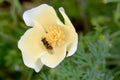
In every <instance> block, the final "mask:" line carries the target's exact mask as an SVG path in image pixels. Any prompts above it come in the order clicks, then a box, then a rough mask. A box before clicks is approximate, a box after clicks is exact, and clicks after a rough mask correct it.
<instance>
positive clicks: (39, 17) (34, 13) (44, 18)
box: [23, 4, 59, 29]
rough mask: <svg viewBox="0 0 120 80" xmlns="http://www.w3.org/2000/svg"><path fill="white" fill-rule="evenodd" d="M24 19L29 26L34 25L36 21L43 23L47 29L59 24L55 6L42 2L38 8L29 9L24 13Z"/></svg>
mask: <svg viewBox="0 0 120 80" xmlns="http://www.w3.org/2000/svg"><path fill="white" fill-rule="evenodd" d="M23 19H24V21H25V23H26V25H28V26H34V24H35V23H38V24H41V25H42V26H43V27H45V29H47V27H50V26H53V25H56V24H57V20H58V21H59V19H58V18H57V15H56V12H55V10H54V9H53V7H51V6H49V5H47V4H42V5H40V6H38V7H36V8H33V9H30V10H27V11H26V12H24V14H23Z"/></svg>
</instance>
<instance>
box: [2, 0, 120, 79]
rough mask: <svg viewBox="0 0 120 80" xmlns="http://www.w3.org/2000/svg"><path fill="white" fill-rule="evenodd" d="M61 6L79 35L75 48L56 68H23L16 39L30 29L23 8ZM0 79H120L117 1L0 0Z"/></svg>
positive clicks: (119, 1)
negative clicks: (75, 50) (76, 48)
mask: <svg viewBox="0 0 120 80" xmlns="http://www.w3.org/2000/svg"><path fill="white" fill-rule="evenodd" d="M42 3H46V4H49V5H51V6H53V7H54V8H55V10H56V12H57V14H58V16H59V17H60V19H61V20H63V18H62V16H61V15H60V13H59V12H58V8H59V7H61V6H62V7H64V9H65V11H66V14H67V15H68V16H69V18H70V20H71V22H72V23H73V25H74V27H75V29H76V31H77V32H78V34H79V44H78V50H77V52H76V54H75V55H73V56H72V57H69V58H66V59H65V60H64V61H63V62H62V63H61V64H60V65H59V66H58V67H56V68H54V69H50V68H48V67H46V66H44V67H43V68H42V70H41V71H40V72H39V73H36V72H34V70H33V69H30V68H28V67H26V66H25V65H24V63H23V60H22V55H21V52H20V50H19V49H18V47H17V42H18V40H19V39H20V37H21V36H22V35H23V34H24V32H25V31H26V30H27V29H29V27H27V26H26V25H25V23H24V21H23V18H22V15H23V12H24V11H25V10H28V9H31V8H33V7H36V6H38V5H40V4H42ZM0 80H120V0H0Z"/></svg>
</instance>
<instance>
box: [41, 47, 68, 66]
mask: <svg viewBox="0 0 120 80" xmlns="http://www.w3.org/2000/svg"><path fill="white" fill-rule="evenodd" d="M65 56H66V47H65V46H62V47H54V49H53V51H49V52H48V53H46V54H44V55H42V56H41V61H42V63H43V64H44V65H46V66H48V67H50V68H54V67H56V66H57V65H59V64H60V62H61V61H62V60H63V59H64V58H65Z"/></svg>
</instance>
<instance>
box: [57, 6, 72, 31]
mask: <svg viewBox="0 0 120 80" xmlns="http://www.w3.org/2000/svg"><path fill="white" fill-rule="evenodd" d="M59 11H60V13H61V14H62V16H63V18H64V21H65V25H67V26H68V27H71V28H73V29H74V27H73V25H72V23H71V21H70V19H69V18H68V16H67V15H66V13H65V11H64V8H63V7H60V8H59Z"/></svg>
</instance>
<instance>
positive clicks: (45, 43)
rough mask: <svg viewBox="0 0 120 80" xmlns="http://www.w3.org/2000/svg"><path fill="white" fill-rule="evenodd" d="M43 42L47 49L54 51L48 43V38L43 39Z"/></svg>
mask: <svg viewBox="0 0 120 80" xmlns="http://www.w3.org/2000/svg"><path fill="white" fill-rule="evenodd" d="M41 41H42V42H43V44H44V46H45V47H46V48H47V49H49V50H51V49H53V47H52V46H51V45H50V44H49V43H48V41H47V40H46V38H43V39H42V40H41Z"/></svg>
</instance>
